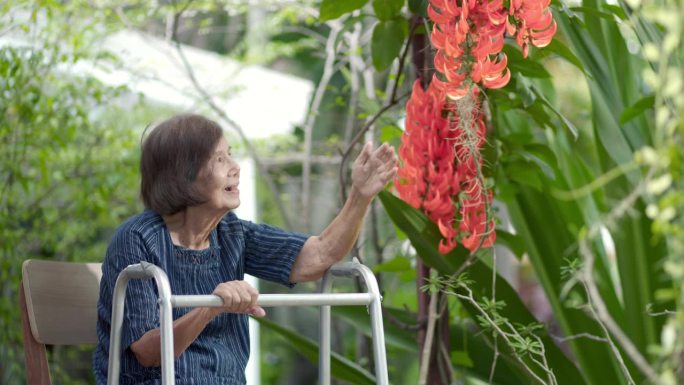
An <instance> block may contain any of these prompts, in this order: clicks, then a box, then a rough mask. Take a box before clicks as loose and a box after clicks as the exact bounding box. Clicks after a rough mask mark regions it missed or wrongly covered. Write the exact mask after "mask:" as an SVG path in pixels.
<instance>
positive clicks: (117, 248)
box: [102, 229, 159, 352]
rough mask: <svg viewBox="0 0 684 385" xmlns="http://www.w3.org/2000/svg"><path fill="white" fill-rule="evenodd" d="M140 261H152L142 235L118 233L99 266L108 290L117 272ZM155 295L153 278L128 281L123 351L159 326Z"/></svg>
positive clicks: (112, 286)
mask: <svg viewBox="0 0 684 385" xmlns="http://www.w3.org/2000/svg"><path fill="white" fill-rule="evenodd" d="M141 261H147V262H151V263H155V261H153V260H150V256H149V253H148V252H147V251H146V248H145V246H144V242H143V237H142V235H141V234H139V233H138V232H136V231H134V230H131V229H123V231H119V232H117V234H116V235H115V236H114V238H113V239H112V241H111V243H110V245H109V248H108V250H107V255H106V257H105V261H104V263H103V265H102V275H103V280H104V279H107V284H108V285H111V291H110V292H111V293H113V291H114V285H115V283H116V279H117V277H118V275H119V273H120V272H121V271H122V270H123V269H125V268H126V267H127V266H128V265H131V264H136V263H140V262H141ZM157 297H158V295H157V289H156V286H155V285H154V281H153V280H151V279H145V280H139V279H135V280H131V281H129V283H128V287H127V289H126V302H125V309H124V320H123V328H122V339H121V350H122V352H123V351H125V350H126V349H127V348H128V347H130V345H131V344H132V343H133V342H135V341H137V340H139V339H140V337H142V336H143V334H145V333H146V332H148V331H149V330H152V329H154V328H157V327H158V326H159V307H158V304H157Z"/></svg>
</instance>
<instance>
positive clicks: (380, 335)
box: [107, 260, 389, 385]
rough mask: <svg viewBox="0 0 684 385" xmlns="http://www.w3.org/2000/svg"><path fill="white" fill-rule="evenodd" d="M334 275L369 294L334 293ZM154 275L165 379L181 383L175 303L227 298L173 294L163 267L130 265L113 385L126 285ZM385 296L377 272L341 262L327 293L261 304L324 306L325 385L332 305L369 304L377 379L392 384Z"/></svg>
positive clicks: (124, 278) (117, 293) (272, 298)
mask: <svg viewBox="0 0 684 385" xmlns="http://www.w3.org/2000/svg"><path fill="white" fill-rule="evenodd" d="M334 277H359V278H361V279H362V280H363V281H364V283H365V285H366V288H367V292H366V293H330V289H331V288H332V279H333V278H334ZM150 278H151V279H154V281H155V283H156V284H157V291H158V293H159V299H158V303H159V313H160V317H159V319H160V332H161V374H162V384H164V385H175V376H174V373H175V370H174V366H173V361H174V357H173V314H172V309H173V308H174V307H220V306H223V301H222V299H221V298H220V297H218V296H215V295H172V294H171V287H170V285H169V279H168V277H167V275H166V273H165V272H164V271H163V270H162V269H161V268H159V267H158V266H156V265H154V264H151V263H148V262H140V263H138V264H134V265H129V266H128V267H126V268H125V269H124V270H122V271H121V273H120V274H119V276H118V277H117V279H116V285H115V287H114V298H113V300H112V326H111V335H110V340H109V370H108V372H107V385H118V384H119V374H120V371H121V366H120V356H121V335H122V326H123V315H124V304H125V299H126V288H127V286H128V282H129V281H130V280H131V279H150ZM381 301H382V297H381V295H380V290H379V289H378V282H377V280H376V278H375V275H373V272H372V271H371V270H370V269H369V268H368V267H367V266H365V265H363V264H361V263H359V262H357V261H356V260H354V261H352V262H344V263H339V264H337V265H334V266H332V267H331V268H330V269H329V270H328V271H327V272H326V273H325V275H324V277H323V280H322V281H321V292H320V293H313V294H261V295H259V298H258V300H257V305H259V306H262V307H276V306H320V333H319V343H320V348H319V367H318V379H319V385H330V378H331V377H330V354H331V349H330V309H331V308H330V307H331V306H347V305H365V306H368V307H369V311H370V317H371V329H372V336H373V358H374V359H375V379H376V383H377V384H379V385H388V384H389V380H388V376H387V356H386V352H385V332H384V329H383V324H382V308H381Z"/></svg>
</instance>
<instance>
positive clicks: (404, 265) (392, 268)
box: [373, 255, 411, 273]
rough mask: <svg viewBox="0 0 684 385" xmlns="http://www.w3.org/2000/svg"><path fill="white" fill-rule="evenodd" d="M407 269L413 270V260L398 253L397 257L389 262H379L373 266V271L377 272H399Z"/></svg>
mask: <svg viewBox="0 0 684 385" xmlns="http://www.w3.org/2000/svg"><path fill="white" fill-rule="evenodd" d="M406 270H411V261H410V260H409V259H408V258H406V257H403V256H401V255H397V256H396V257H394V258H392V259H390V260H389V261H387V262H383V263H380V264H377V265H375V267H374V268H373V272H375V273H382V272H388V273H397V272H400V271H406Z"/></svg>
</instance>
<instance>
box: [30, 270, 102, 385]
mask: <svg viewBox="0 0 684 385" xmlns="http://www.w3.org/2000/svg"><path fill="white" fill-rule="evenodd" d="M101 278H102V269H101V264H99V263H73V262H55V261H43V260H27V261H24V264H23V265H22V283H21V288H20V302H21V307H22V328H23V335H24V355H25V357H26V378H27V382H28V384H30V385H33V384H40V385H45V384H51V381H50V374H49V370H48V365H47V356H46V353H45V345H80V344H95V343H97V333H96V330H95V326H96V322H97V299H98V296H99V291H100V279H101Z"/></svg>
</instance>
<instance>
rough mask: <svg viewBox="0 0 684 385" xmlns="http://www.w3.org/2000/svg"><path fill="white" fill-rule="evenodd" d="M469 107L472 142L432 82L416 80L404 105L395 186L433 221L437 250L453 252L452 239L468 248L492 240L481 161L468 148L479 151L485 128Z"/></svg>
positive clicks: (451, 105)
mask: <svg viewBox="0 0 684 385" xmlns="http://www.w3.org/2000/svg"><path fill="white" fill-rule="evenodd" d="M472 111H473V116H471V117H470V119H472V122H474V123H475V124H476V129H477V136H476V139H475V140H474V142H473V141H472V140H471V141H469V140H468V139H467V136H468V134H467V133H466V132H464V129H463V128H462V127H461V122H460V117H459V116H458V115H457V114H455V113H454V105H453V102H450V101H448V99H447V98H446V91H445V90H444V89H443V88H441V87H440V86H439V85H437V84H436V83H435V82H432V83H431V84H430V86H429V87H428V89H427V91H424V90H423V88H422V87H421V85H420V81H416V82H415V84H414V85H413V93H412V95H411V98H410V99H409V101H408V103H407V105H406V114H407V116H406V130H405V131H404V134H403V136H402V145H401V147H400V148H399V157H400V158H401V159H402V162H403V164H402V167H401V168H400V169H399V173H398V176H397V180H396V181H395V186H396V189H397V192H398V193H399V196H400V197H401V198H402V199H403V200H404V201H406V202H407V203H408V204H410V205H411V206H413V207H415V208H417V209H422V210H423V211H424V212H425V214H426V215H427V216H428V217H429V218H430V219H431V220H432V221H434V222H435V223H436V224H437V226H438V227H439V231H440V233H441V234H442V236H443V237H444V239H443V240H442V241H441V242H440V244H439V252H440V253H442V254H446V253H448V252H449V251H451V250H453V249H454V248H455V247H456V245H457V242H458V240H460V241H461V243H462V244H463V246H465V247H466V248H468V249H469V250H470V251H471V252H474V251H475V250H477V249H478V248H479V247H480V246H482V247H490V246H491V245H492V244H493V243H494V240H495V238H496V233H495V232H494V221H493V220H490V221H489V223H488V220H487V218H488V213H487V210H486V208H487V202H489V201H491V192H484V191H483V186H482V185H481V183H479V180H480V179H479V178H478V172H479V171H478V170H479V169H480V167H481V162H482V161H481V159H479V158H478V159H476V158H475V157H474V156H473V151H472V149H471V148H469V147H471V146H474V147H475V148H476V149H477V151H478V153H479V148H480V147H481V146H482V144H483V143H484V139H483V138H484V134H485V126H484V123H483V119H482V117H481V112H479V108H473V109H472ZM485 194H487V195H486V196H485ZM483 239H484V240H483ZM481 243H482V245H480V244H481Z"/></svg>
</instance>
